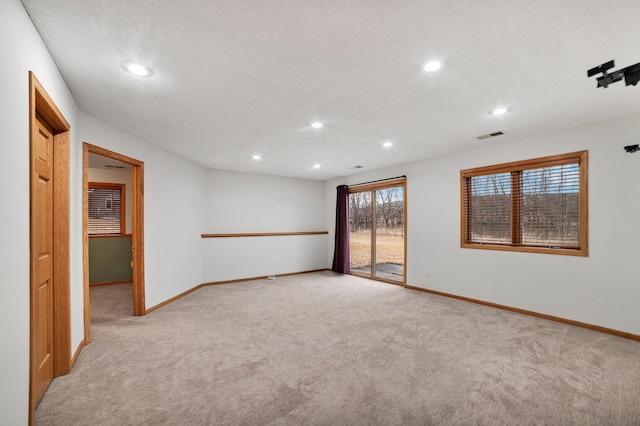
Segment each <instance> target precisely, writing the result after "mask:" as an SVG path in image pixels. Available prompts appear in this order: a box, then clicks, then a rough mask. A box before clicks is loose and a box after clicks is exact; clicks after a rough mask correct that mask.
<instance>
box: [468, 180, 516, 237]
mask: <svg viewBox="0 0 640 426" xmlns="http://www.w3.org/2000/svg"><path fill="white" fill-rule="evenodd" d="M467 203H468V204H469V208H468V214H469V215H470V217H469V219H470V220H469V226H470V228H471V230H470V231H471V232H470V237H471V241H474V242H486V243H510V242H511V174H510V173H497V174H491V175H484V176H475V177H472V178H471V197H470V199H469V200H467Z"/></svg>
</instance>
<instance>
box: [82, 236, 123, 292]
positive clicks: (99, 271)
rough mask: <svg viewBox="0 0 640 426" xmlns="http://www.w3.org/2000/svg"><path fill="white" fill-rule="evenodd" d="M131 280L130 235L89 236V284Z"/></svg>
mask: <svg viewBox="0 0 640 426" xmlns="http://www.w3.org/2000/svg"><path fill="white" fill-rule="evenodd" d="M125 280H127V281H130V280H131V236H126V237H110V238H89V284H99V283H107V282H113V281H125Z"/></svg>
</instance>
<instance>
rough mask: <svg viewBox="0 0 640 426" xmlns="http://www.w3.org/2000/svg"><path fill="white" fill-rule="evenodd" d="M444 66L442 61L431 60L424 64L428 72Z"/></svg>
mask: <svg viewBox="0 0 640 426" xmlns="http://www.w3.org/2000/svg"><path fill="white" fill-rule="evenodd" d="M441 66H442V62H440V61H429V62H427V63H426V64H425V65H424V70H425V71H427V72H433V71H437V70H439V69H440V67H441Z"/></svg>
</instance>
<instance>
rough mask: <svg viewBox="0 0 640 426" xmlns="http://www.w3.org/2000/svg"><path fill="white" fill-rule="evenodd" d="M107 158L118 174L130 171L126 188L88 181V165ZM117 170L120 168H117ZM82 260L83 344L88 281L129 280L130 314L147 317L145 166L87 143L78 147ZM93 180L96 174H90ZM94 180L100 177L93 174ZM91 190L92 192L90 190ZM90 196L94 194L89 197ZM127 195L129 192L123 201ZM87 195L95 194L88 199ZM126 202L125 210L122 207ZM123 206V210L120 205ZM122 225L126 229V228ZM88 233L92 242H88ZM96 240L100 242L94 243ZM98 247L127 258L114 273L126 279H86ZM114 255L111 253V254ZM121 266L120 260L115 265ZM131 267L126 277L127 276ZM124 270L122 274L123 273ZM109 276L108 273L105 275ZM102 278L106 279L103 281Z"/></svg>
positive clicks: (88, 308)
mask: <svg viewBox="0 0 640 426" xmlns="http://www.w3.org/2000/svg"><path fill="white" fill-rule="evenodd" d="M105 160H107V161H108V162H109V164H111V165H112V166H114V167H113V168H114V169H118V170H130V176H128V179H129V180H126V179H125V180H126V181H127V182H128V183H129V186H130V187H131V188H130V189H129V188H126V184H122V183H113V182H110V183H109V182H93V181H91V179H90V168H91V167H90V166H91V165H92V164H93V165H95V164H96V163H100V162H104V161H105ZM120 167H122V169H120ZM82 168H83V179H82V181H83V201H82V206H83V235H84V244H83V258H84V329H85V342H86V343H89V342H90V339H91V332H90V328H91V298H90V294H91V289H90V285H91V282H92V280H93V281H95V280H97V281H102V282H99V283H98V284H117V283H119V282H120V283H123V282H128V281H130V282H131V293H132V296H133V297H132V299H133V300H132V304H133V315H135V316H142V315H145V313H146V310H145V309H146V308H145V297H144V223H143V222H144V216H143V214H144V209H143V194H144V182H143V174H144V163H143V162H142V161H138V160H135V159H133V158H130V157H127V156H124V155H122V154H118V153H116V152H113V151H110V150H107V149H104V148H100V147H97V146H95V145H91V144H88V143H86V142H85V143H84V144H83V167H82ZM92 176H96V175H92ZM97 176H99V175H97ZM90 190H93V191H92V192H90ZM94 192H95V193H94ZM126 193H130V200H129V201H127V198H128V197H127V196H126V195H125V194H126ZM91 194H93V195H95V196H91ZM127 204H129V205H130V208H127V207H126V206H127ZM123 206H124V209H121V207H123ZM127 221H128V222H130V225H127ZM90 235H92V237H91V241H90ZM98 240H100V241H98ZM93 243H96V244H98V246H101V247H100V248H99V249H100V250H107V251H109V250H111V251H113V250H116V252H117V256H118V257H120V258H121V259H120V260H122V259H125V258H126V259H130V264H129V265H127V264H126V263H127V261H126V260H125V261H124V263H125V264H124V265H120V267H119V269H121V270H122V271H116V272H118V273H119V274H123V273H124V274H125V275H126V277H117V278H118V279H113V280H111V281H109V280H110V278H104V276H103V277H100V278H94V275H95V272H96V271H95V270H94V271H92V274H91V276H90V270H89V264H90V258H89V252H90V250H91V249H90V247H97V246H96V244H93ZM123 244H126V246H127V250H130V257H129V254H128V253H121V252H122V247H121V246H123ZM112 254H113V253H112ZM120 263H122V262H120ZM127 266H130V273H128V272H127ZM107 269H111V270H105V271H104V273H113V272H114V270H113V268H107ZM123 271H124V272H123ZM108 276H109V275H107V277H108ZM104 280H106V281H104Z"/></svg>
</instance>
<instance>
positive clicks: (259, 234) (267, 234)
mask: <svg viewBox="0 0 640 426" xmlns="http://www.w3.org/2000/svg"><path fill="white" fill-rule="evenodd" d="M328 233H329V232H328V231H311V232H247V233H242V234H201V237H202V238H233V237H282V236H291V235H326V234H328Z"/></svg>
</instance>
